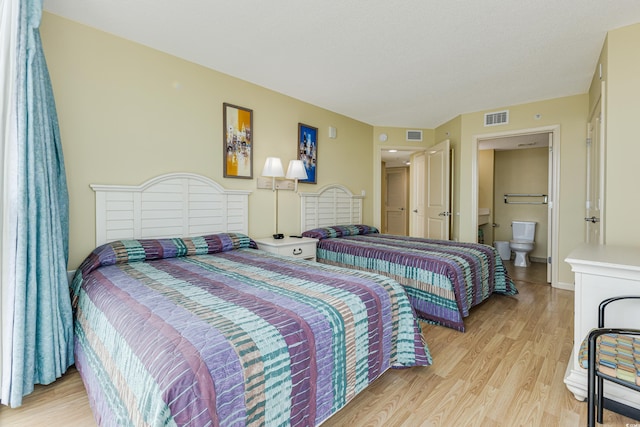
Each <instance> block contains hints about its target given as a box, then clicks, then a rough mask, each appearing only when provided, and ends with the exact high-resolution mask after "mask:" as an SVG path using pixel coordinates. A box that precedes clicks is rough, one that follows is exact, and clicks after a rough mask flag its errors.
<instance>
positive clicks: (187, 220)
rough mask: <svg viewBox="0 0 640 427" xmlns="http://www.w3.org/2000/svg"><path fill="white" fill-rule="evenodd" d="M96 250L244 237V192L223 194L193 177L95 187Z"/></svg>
mask: <svg viewBox="0 0 640 427" xmlns="http://www.w3.org/2000/svg"><path fill="white" fill-rule="evenodd" d="M91 188H92V189H93V191H95V193H96V246H100V245H102V244H104V243H107V242H111V241H114V240H121V239H155V238H163V237H193V236H200V235H206V234H213V233H223V232H237V233H244V234H248V229H249V226H248V217H249V215H248V212H249V203H248V200H249V194H250V193H251V191H247V190H226V189H224V188H223V187H222V186H221V185H220V184H218V183H216V182H215V181H213V180H211V179H209V178H207V177H204V176H201V175H196V174H192V173H170V174H166V175H161V176H158V177H156V178H153V179H150V180H149V181H147V182H145V183H144V184H142V185H138V186H128V185H97V184H92V185H91Z"/></svg>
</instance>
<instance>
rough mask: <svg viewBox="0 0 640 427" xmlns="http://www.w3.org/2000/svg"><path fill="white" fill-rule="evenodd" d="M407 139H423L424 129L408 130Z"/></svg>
mask: <svg viewBox="0 0 640 427" xmlns="http://www.w3.org/2000/svg"><path fill="white" fill-rule="evenodd" d="M407 141H422V131H421V130H407Z"/></svg>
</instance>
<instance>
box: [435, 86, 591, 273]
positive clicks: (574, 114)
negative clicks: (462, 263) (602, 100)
mask: <svg viewBox="0 0 640 427" xmlns="http://www.w3.org/2000/svg"><path fill="white" fill-rule="evenodd" d="M588 102H589V101H588V94H586V93H585V94H581V95H575V96H569V97H564V98H556V99H551V100H547V101H540V102H532V103H529V104H522V105H513V106H507V107H503V108H504V109H508V110H509V123H508V124H506V125H501V126H495V127H489V128H487V127H484V126H483V120H484V114H485V113H487V112H491V111H496V110H501V109H503V108H494V109H491V110H485V111H478V112H475V113H469V114H463V115H461V116H460V118H459V123H460V130H459V132H460V144H459V147H460V149H459V151H460V153H459V163H457V165H456V167H457V171H458V175H457V177H458V178H457V179H458V186H457V187H456V188H458V189H459V190H458V193H457V195H456V196H455V199H456V201H455V205H456V206H457V209H456V211H455V212H454V215H456V217H457V218H459V224H460V228H459V238H460V240H462V241H474V240H475V239H476V235H477V230H476V229H474V227H473V226H472V218H471V214H470V212H471V206H472V202H473V200H474V199H473V197H472V194H471V193H472V184H473V182H474V179H475V177H474V176H473V174H474V173H477V167H476V165H474V164H473V162H474V161H477V154H473V150H472V141H473V139H474V137H476V138H477V137H481V136H482V135H491V134H495V133H498V132H507V131H514V132H515V131H520V130H523V129H534V128H542V127H549V126H556V125H559V126H560V150H559V155H560V189H559V195H558V196H559V203H558V209H559V224H558V231H557V232H558V260H559V265H558V269H557V271H558V282H559V284H564V285H571V284H573V273H572V272H571V268H570V266H569V265H568V264H567V263H565V262H564V259H565V258H566V256H567V255H568V254H569V252H571V250H573V249H574V248H575V247H576V246H578V245H579V244H580V243H582V242H583V236H584V221H583V220H582V218H584V216H583V215H584V203H585V184H584V176H585V171H586V147H585V140H586V126H587V118H586V117H587V108H588ZM537 115H539V117H538V116H537ZM439 129H440V127H439V128H438V129H436V135H437V134H438V132H439ZM456 159H458V156H456Z"/></svg>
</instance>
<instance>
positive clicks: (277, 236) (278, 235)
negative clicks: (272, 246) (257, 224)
mask: <svg viewBox="0 0 640 427" xmlns="http://www.w3.org/2000/svg"><path fill="white" fill-rule="evenodd" d="M273 238H274V239H276V240H279V239H284V234H281V233H277V234H274V235H273Z"/></svg>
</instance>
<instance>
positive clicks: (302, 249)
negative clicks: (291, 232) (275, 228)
mask: <svg viewBox="0 0 640 427" xmlns="http://www.w3.org/2000/svg"><path fill="white" fill-rule="evenodd" d="M253 240H254V241H255V242H256V243H257V244H258V249H262V250H263V251H267V252H271V253H275V254H280V255H286V256H290V257H294V258H303V259H308V260H310V261H315V260H316V246H317V244H318V239H312V238H310V237H301V238H299V237H285V238H284V239H274V238H273V237H262V238H259V239H253Z"/></svg>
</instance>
